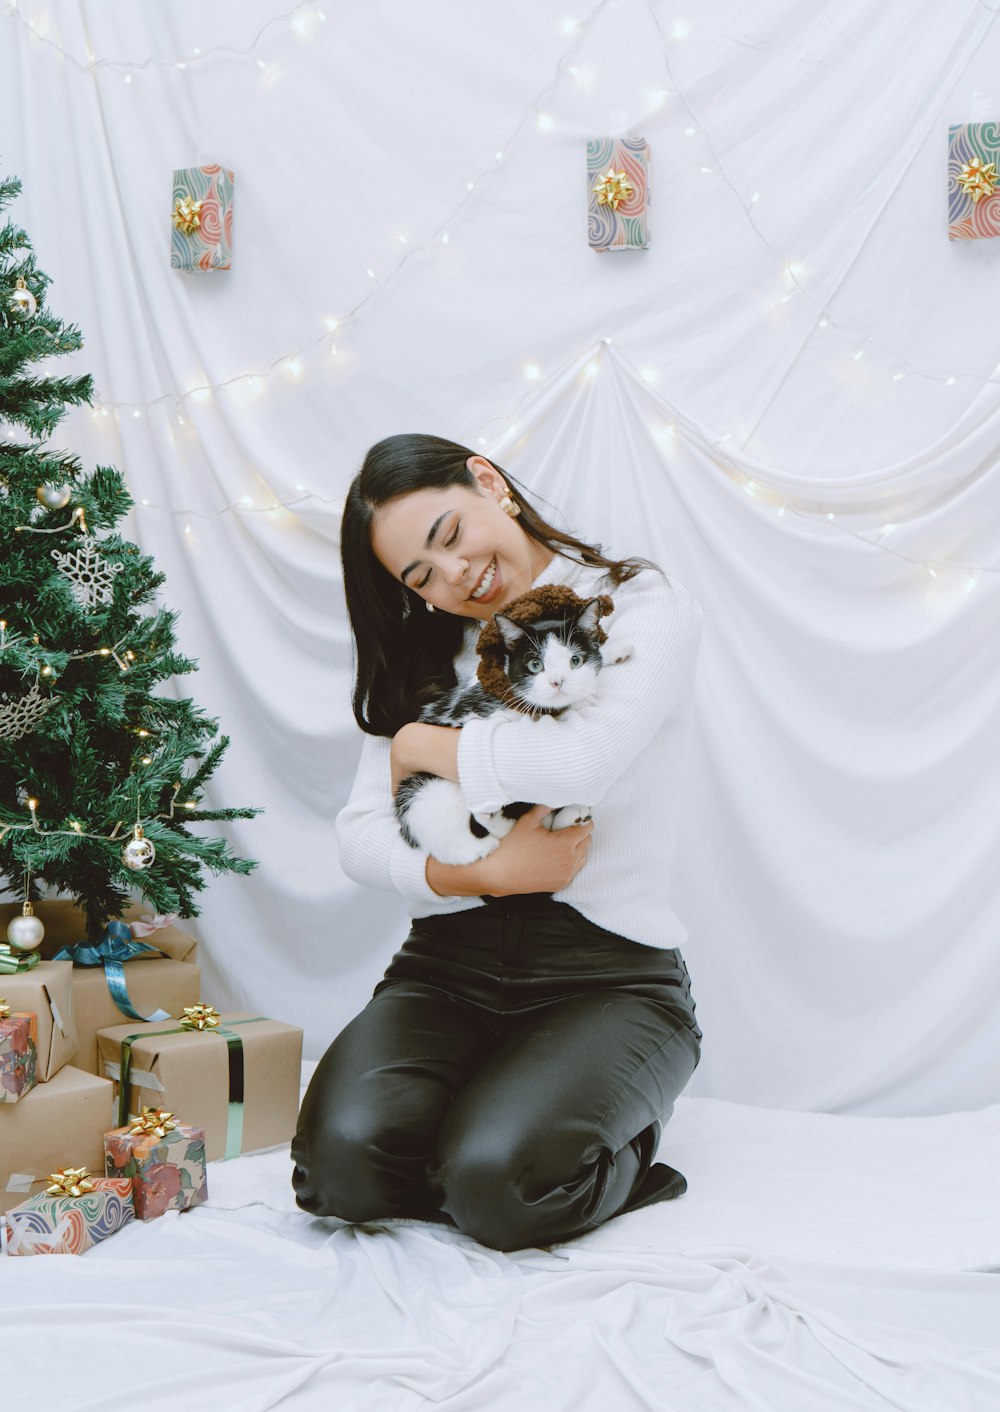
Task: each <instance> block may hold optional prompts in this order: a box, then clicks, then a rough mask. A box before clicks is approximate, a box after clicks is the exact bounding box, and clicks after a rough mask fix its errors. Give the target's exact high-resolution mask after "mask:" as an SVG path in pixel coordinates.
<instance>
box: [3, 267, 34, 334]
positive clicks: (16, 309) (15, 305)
mask: <svg viewBox="0 0 1000 1412" xmlns="http://www.w3.org/2000/svg"><path fill="white" fill-rule="evenodd" d="M7 307H8V308H9V309H10V312H11V314H12V315H13V317H14V318H15V319H19V320H20V321H21V322H22V323H23V322H24V321H25V320H26V319H33V318H34V317H35V314H36V313H37V311H38V300H37V299H36V298H35V296H34V295H33V294H32V292H31V290H30V289H29V288H28V286H27V285H26V284H25V282H24V278H23V277H19V278H18V281H17V284H16V285H15V286H14V293H13V294H12V295H11V296H10V302H9V304H8V306H7Z"/></svg>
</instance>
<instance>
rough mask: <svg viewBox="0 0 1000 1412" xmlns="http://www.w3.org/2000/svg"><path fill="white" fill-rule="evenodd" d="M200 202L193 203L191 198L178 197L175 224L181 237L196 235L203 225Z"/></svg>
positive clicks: (174, 216) (174, 215)
mask: <svg viewBox="0 0 1000 1412" xmlns="http://www.w3.org/2000/svg"><path fill="white" fill-rule="evenodd" d="M201 207H202V203H201V202H200V201H192V200H191V198H190V197H183V196H178V198H177V200H176V201H175V202H174V214H173V222H174V227H175V229H176V230H179V231H180V233H181V235H194V233H195V231H196V230H197V229H198V228H199V226H200V225H201Z"/></svg>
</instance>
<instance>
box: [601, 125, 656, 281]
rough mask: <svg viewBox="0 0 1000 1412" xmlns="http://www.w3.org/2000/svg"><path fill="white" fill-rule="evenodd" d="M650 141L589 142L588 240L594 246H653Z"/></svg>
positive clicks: (614, 139)
mask: <svg viewBox="0 0 1000 1412" xmlns="http://www.w3.org/2000/svg"><path fill="white" fill-rule="evenodd" d="M648 162H649V144H648V143H647V142H646V139H645V138H644V137H592V138H590V139H589V140H588V142H587V240H588V242H589V244H590V246H591V249H593V250H596V251H598V253H603V252H604V251H607V250H646V249H647V248H648V246H649V210H648V206H649V179H648Z"/></svg>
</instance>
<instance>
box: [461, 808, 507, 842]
mask: <svg viewBox="0 0 1000 1412" xmlns="http://www.w3.org/2000/svg"><path fill="white" fill-rule="evenodd" d="M472 817H473V818H474V819H475V821H476V823H477V824H482V826H483V828H484V829H489V831H490V833H491V834H492V835H493V837H494V838H496V839H501V838H506V837H507V835H508V834H509V833H510V831H511V829H512V828H513V827H514V825H515V824H516V823H517V820H516V819H508V818H507V815H506V814H502V813H500V811H499V810H498V811H497V812H496V813H495V814H473V816H472Z"/></svg>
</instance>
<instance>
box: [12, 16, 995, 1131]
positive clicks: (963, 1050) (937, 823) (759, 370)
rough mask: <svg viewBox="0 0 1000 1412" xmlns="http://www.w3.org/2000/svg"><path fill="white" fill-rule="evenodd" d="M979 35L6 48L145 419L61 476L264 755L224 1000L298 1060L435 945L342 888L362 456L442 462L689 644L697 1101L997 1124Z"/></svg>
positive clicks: (307, 34)
mask: <svg viewBox="0 0 1000 1412" xmlns="http://www.w3.org/2000/svg"><path fill="white" fill-rule="evenodd" d="M287 8H288V9H290V8H291V6H290V5H289V6H288V7H287ZM320 8H322V6H320ZM996 9H997V6H996V4H995V0H955V3H951V4H948V5H941V4H939V3H936V0H905V3H904V0H889V2H888V3H884V4H878V5H876V4H874V3H871V0H837V3H833V2H832V0H824V3H819V4H813V5H808V6H802V5H796V4H792V3H790V0H755V2H754V4H752V5H746V4H743V3H741V0H702V3H699V4H698V5H693V4H692V5H689V6H680V5H677V4H675V3H673V0H671V3H670V4H669V5H668V4H666V3H665V2H664V0H648V3H646V2H645V0H588V3H587V4H586V5H585V6H583V7H582V8H580V9H579V10H578V11H569V10H567V8H566V7H565V6H564V5H562V4H560V5H554V4H538V3H537V0H513V3H511V4H508V5H505V6H502V7H496V6H493V7H486V6H478V7H473V8H472V9H471V10H469V8H468V7H463V10H462V23H461V24H456V23H455V22H454V19H455V8H454V6H453V5H449V4H447V3H445V0H428V3H426V4H422V5H420V6H417V7H413V6H409V5H405V4H402V3H399V0H365V3H364V4H363V5H362V4H359V3H354V4H351V3H345V4H339V5H336V6H334V5H333V4H330V5H329V6H328V7H327V8H325V10H324V14H325V19H320V18H319V16H318V14H316V13H314V11H313V9H312V8H311V7H306V9H305V10H304V11H302V12H300V13H298V14H297V16H296V17H295V20H294V22H293V20H292V19H290V18H288V17H287V14H286V13H285V11H283V10H282V8H281V6H280V5H279V4H278V3H276V0H242V2H241V3H240V4H239V5H236V4H219V5H211V6H206V5H204V4H202V3H201V2H200V0H174V3H172V4H171V5H170V6H137V5H134V4H131V3H128V0H101V3H100V4H88V3H84V4H81V5H79V6H65V5H63V6H56V5H54V4H52V3H51V0H20V3H19V4H18V6H17V8H16V10H14V9H13V8H10V9H6V10H5V11H4V12H3V13H2V14H0V40H2V42H0V126H2V130H3V132H4V154H3V161H4V167H5V169H7V170H11V171H15V172H17V173H19V174H20V175H21V176H22V178H23V179H24V182H25V192H24V196H23V198H22V199H21V200H20V201H19V202H18V203H17V206H16V209H15V210H14V212H13V215H14V217H15V218H16V219H17V220H19V221H20V222H21V223H23V224H24V225H25V226H26V227H27V228H28V230H29V231H30V233H31V235H32V238H33V240H34V242H35V244H36V247H37V252H38V255H39V259H40V261H41V264H42V266H43V267H44V268H45V269H46V270H47V271H48V272H49V273H50V274H51V275H52V277H53V280H54V284H53V286H52V288H51V291H50V302H51V305H52V307H53V308H54V309H56V310H57V311H58V312H59V313H60V314H62V315H63V316H64V317H65V318H67V319H70V320H72V321H75V322H77V323H78V324H79V325H80V326H81V328H82V329H83V331H84V334H85V338H86V345H85V348H84V350H83V352H82V354H80V355H78V356H76V357H74V358H72V359H69V360H66V362H67V369H66V370H67V371H69V370H70V369H71V370H72V371H74V372H75V371H79V370H90V371H92V372H93V373H94V375H95V378H96V386H97V397H98V399H99V401H100V402H101V403H102V404H104V405H105V406H106V405H107V404H119V405H118V406H117V410H116V411H115V410H112V411H111V412H109V415H107V416H104V415H101V414H100V411H98V415H96V416H94V415H92V413H91V411H90V410H89V409H80V410H79V411H78V412H75V413H73V414H71V415H70V416H69V417H67V419H66V421H65V423H64V424H63V425H62V426H61V427H60V428H59V430H58V432H57V435H56V438H55V440H56V442H57V444H59V445H61V446H66V447H69V448H71V449H73V450H75V451H77V452H79V453H80V455H81V456H82V458H83V460H84V462H85V464H88V465H93V464H95V463H100V462H109V461H112V462H114V463H116V464H117V465H118V466H120V467H121V468H122V469H123V470H124V472H125V473H126V475H127V477H128V480H129V484H130V486H131V488H132V493H133V495H134V496H135V498H136V501H137V502H138V504H137V508H136V510H135V512H134V515H133V516H132V517H131V521H130V524H129V525H128V526H126V529H127V530H128V531H129V532H130V533H131V534H132V535H133V536H134V537H135V538H136V539H137V540H138V542H139V543H140V544H141V545H142V546H143V548H144V549H146V550H149V551H150V552H152V553H153V554H154V556H155V558H156V562H157V564H158V566H159V567H160V568H162V569H163V570H164V571H165V572H166V574H167V584H166V587H165V589H164V590H163V595H162V596H163V601H164V602H165V603H166V604H168V605H169V606H170V607H172V608H175V609H177V610H179V612H180V619H179V642H180V646H181V648H182V650H184V651H186V652H187V653H189V654H191V655H192V656H194V657H196V658H198V659H199V661H200V664H201V665H200V672H199V674H198V676H197V677H195V678H185V679H182V680H181V681H180V682H179V683H177V686H176V689H177V690H179V691H183V692H185V693H190V694H192V695H193V696H194V697H195V699H196V700H197V701H198V702H199V703H200V704H202V705H203V706H204V707H205V708H206V709H208V710H209V711H210V712H212V713H214V714H217V715H218V716H219V718H220V720H221V722H222V725H223V727H224V729H225V730H226V731H227V732H228V733H229V734H230V735H231V736H232V739H233V745H232V750H231V753H230V755H229V757H228V759H227V760H226V762H225V764H224V766H223V768H222V769H221V770H220V771H219V773H218V775H217V777H216V780H215V782H214V783H213V785H212V788H211V790H210V792H209V798H210V801H211V802H213V803H218V804H222V803H248V804H262V805H264V806H265V808H266V813H265V814H264V815H263V816H262V817H260V818H258V819H256V820H253V821H248V822H237V823H236V824H234V825H233V826H232V827H230V828H228V829H227V830H226V832H227V833H228V835H229V837H230V838H231V839H232V840H233V842H234V844H235V846H236V847H237V848H238V849H239V850H241V851H243V852H245V853H247V854H249V855H251V856H256V857H258V858H259V859H260V860H261V867H260V869H259V870H258V872H257V873H256V874H255V875H254V876H253V877H251V878H249V879H242V878H223V879H219V880H210V881H209V886H208V889H207V891H206V893H205V894H204V898H203V916H202V918H201V923H200V927H199V930H200V933H201V936H202V939H203V942H204V945H203V948H202V953H201V954H202V965H203V977H204V992H205V995H206V998H208V999H211V1000H212V1001H214V1002H215V1003H216V1004H218V1005H220V1006H221V1007H222V1008H225V1007H226V1006H227V1005H228V1006H232V1007H239V1008H247V1007H249V1008H251V1009H262V1010H267V1011H268V1012H271V1013H275V1014H276V1015H278V1016H279V1017H281V1018H285V1019H289V1020H297V1021H300V1022H302V1023H303V1024H304V1026H305V1028H306V1035H307V1053H310V1054H312V1055H313V1056H316V1055H318V1054H320V1053H321V1052H322V1050H323V1049H324V1047H325V1046H326V1045H327V1044H328V1043H329V1042H330V1040H331V1039H332V1038H333V1036H334V1035H335V1034H336V1033H337V1032H338V1031H339V1029H340V1028H341V1027H342V1026H343V1025H344V1024H345V1023H346V1022H347V1021H348V1020H349V1019H350V1018H351V1016H352V1015H353V1014H355V1013H356V1012H357V1010H358V1009H360V1007H361V1006H362V1005H363V1004H364V1003H365V1001H366V1000H367V999H368V997H369V996H370V994H371V990H372V987H373V985H374V983H375V982H376V981H377V980H378V978H379V977H380V976H381V974H382V972H383V970H384V968H385V965H386V964H387V962H388V960H389V958H390V957H391V955H392V953H393V951H394V950H395V948H396V947H397V946H398V944H399V943H400V942H401V940H402V937H403V935H404V934H405V904H404V902H403V900H402V899H401V898H397V897H394V896H392V895H391V894H389V893H387V892H386V893H379V892H377V891H376V890H374V889H366V890H361V889H359V888H357V887H356V886H355V884H354V883H353V882H351V881H350V880H349V879H347V878H345V877H344V875H343V874H342V872H341V871H340V869H339V866H338V863H337V858H336V847H335V840H334V836H333V819H334V817H335V816H336V813H337V811H338V810H339V809H340V808H341V807H342V805H343V803H344V802H345V800H346V797H347V792H348V789H349V787H350V782H351V780H352V779H353V776H354V771H355V766H356V763H357V759H358V753H359V749H360V739H359V732H358V731H357V728H356V726H355V724H354V721H353V718H352V716H351V714H350V709H349V693H350V684H351V676H350V673H351V663H350V641H349V633H348V628H347V623H346V618H345V611H344V604H343V596H342V590H341V585H340V581H339V562H338V547H337V546H338V510H339V507H340V505H341V504H342V502H343V497H344V494H345V492H346V489H347V486H348V484H349V482H350V479H351V477H352V476H353V475H354V474H355V472H356V471H357V469H358V466H359V464H360V461H361V458H362V456H363V454H364V452H365V450H366V448H367V447H368V446H369V445H370V444H372V443H373V442H375V441H376V440H378V439H380V438H381V437H383V436H385V435H387V434H390V433H394V432H400V431H411V430H423V431H432V432H435V433H437V434H439V435H444V436H448V437H452V438H455V439H457V440H459V441H462V442H463V443H465V444H467V445H469V446H471V447H472V448H473V449H476V450H481V451H483V452H484V453H485V454H487V455H489V456H491V457H492V458H493V459H494V460H495V461H496V462H497V464H499V465H500V466H502V467H504V468H507V469H509V470H510V472H511V473H512V474H513V475H515V476H516V477H517V478H518V479H519V480H521V481H522V482H523V483H524V484H525V485H526V486H527V487H528V488H529V491H531V492H533V493H534V494H536V495H538V496H542V497H544V498H545V500H546V501H547V502H551V503H554V504H555V505H556V506H558V507H560V508H561V509H562V510H563V512H564V513H565V515H566V518H567V520H568V521H569V523H570V524H571V525H572V526H573V528H574V529H575V530H577V531H578V532H579V533H580V534H582V535H584V536H586V537H590V538H595V539H603V538H607V540H608V541H609V542H611V543H613V544H614V545H616V546H620V547H621V548H622V549H623V550H624V551H625V552H630V553H631V552H634V553H642V554H647V555H649V556H650V557H653V558H655V559H657V560H658V561H659V562H661V563H662V564H663V565H664V567H665V568H666V569H667V570H668V572H669V571H671V570H673V571H676V572H677V573H678V575H679V577H680V578H681V579H682V580H683V581H684V582H685V583H687V584H688V585H690V587H691V589H692V592H693V593H694V595H695V597H696V598H697V600H698V602H699V603H700V604H701V605H702V607H703V609H704V615H705V617H704V630H703V646H702V651H701V658H700V663H699V675H698V689H697V699H696V701H695V703H694V726H693V736H692V758H691V761H690V768H689V770H688V774H687V782H686V786H685V791H684V797H683V799H682V800H681V801H680V806H679V807H680V819H681V821H682V822H681V826H680V830H679V834H680V836H679V842H678V850H677V855H676V861H675V870H674V871H675V880H674V896H673V898H672V901H671V906H672V907H673V909H674V910H675V912H676V913H677V915H678V916H679V917H680V918H681V920H682V922H683V923H684V925H685V926H686V927H687V929H688V931H689V932H690V933H691V935H692V937H696V938H697V945H698V958H697V963H695V960H694V955H693V952H692V961H691V967H690V969H691V979H692V987H693V992H694V994H695V998H696V1000H697V1003H698V1014H699V1020H700V1022H701V1024H702V1027H703V1029H704V1031H705V1044H704V1049H703V1058H702V1062H701V1064H700V1066H699V1069H698V1072H697V1074H696V1075H695V1077H694V1080H693V1083H692V1087H691V1092H692V1093H694V1094H696V1095H702V1096H708V1097H714V1098H719V1099H725V1100H730V1101H738V1102H745V1103H753V1104H757V1105H760V1106H764V1107H780V1108H786V1109H819V1110H827V1111H831V1112H837V1111H842V1112H853V1113H858V1114H884V1113H892V1114H921V1113H924V1114H943V1113H946V1112H949V1111H951V1110H961V1109H976V1108H980V1107H983V1106H984V1105H987V1104H992V1103H995V1102H996V1098H997V1082H996V1074H997V1072H998V1067H997V1066H998V1060H1000V1051H998V1046H1000V1028H998V1027H997V1025H996V1023H995V1014H994V1011H995V1005H994V999H993V997H994V995H995V993H996V986H997V966H998V964H1000V963H998V959H997V948H996V935H997V928H998V923H1000V896H998V876H1000V875H998V872H997V869H996V867H995V863H994V860H995V858H996V856H997V845H998V841H1000V803H998V801H1000V791H998V789H997V752H996V740H997V701H996V680H995V677H996V672H995V661H996V650H995V647H996V641H995V640H996V622H997V616H998V614H997V592H998V589H997V575H996V572H993V571H988V570H995V569H996V567H997V566H998V564H1000V524H998V521H1000V498H998V496H997V494H996V476H997V470H996V446H997V433H998V426H1000V400H998V391H1000V374H998V372H997V371H996V364H997V357H998V351H997V338H996V330H995V326H994V323H995V321H994V319H993V317H992V313H991V290H992V288H993V280H994V266H995V262H996V255H997V250H996V248H995V247H996V243H995V242H990V241H980V242H975V241H964V242H949V241H948V240H947V239H946V238H945V218H946V211H945V206H946V202H945V153H946V128H947V126H948V124H949V123H950V122H959V121H966V120H968V119H969V118H970V117H973V116H976V115H977V114H978V115H979V116H995V115H996V114H995V113H991V112H990V109H991V106H992V108H993V109H995V108H996V106H997V103H998V102H1000V90H998V89H997V87H996V79H995V74H996V69H997V62H998V59H1000V29H998V25H997V16H996V13H995V12H996ZM573 20H575V21H577V24H576V27H574V26H573V24H572V23H567V21H573ZM29 26H32V27H34V29H35V30H36V31H37V33H36V34H33V33H31V32H30V29H29ZM57 45H58V46H62V47H63V48H64V49H66V50H68V51H69V53H70V55H71V56H72V58H67V57H64V56H61V55H60V53H59V52H58V49H57V48H56V47H54V46H57ZM196 50H199V51H200V55H199V54H197V53H196V52H195V51H196ZM88 52H89V53H92V54H93V55H94V57H95V60H97V61H102V60H105V59H111V60H115V61H116V63H115V64H111V65H108V64H101V63H98V66H97V67H95V68H94V69H93V70H92V71H90V70H88V67H87V64H88ZM73 59H75V60H76V62H75V63H74V62H73ZM148 59H152V60H154V61H155V62H153V63H148V64H147V63H146V62H145V61H146V60H148ZM129 63H131V64H133V65H135V66H136V67H133V68H131V69H129V68H128V67H126V66H127V65H128V64H129ZM181 64H184V65H185V67H183V68H181V67H179V65H181ZM126 78H128V79H129V82H126V81H125V80H126ZM977 95H978V96H977ZM626 129H628V130H630V131H633V132H635V133H637V134H640V135H642V136H645V137H646V138H647V139H648V141H649V144H650V190H651V194H650V203H651V204H650V238H651V244H650V248H649V249H648V250H646V251H643V252H633V253H628V252H624V253H616V254H606V255H597V254H595V253H594V252H593V251H591V250H589V249H588V248H587V245H586V221H585V164H584V155H583V152H584V149H583V143H584V140H585V138H586V137H587V136H589V135H596V134H599V133H602V132H608V131H616V130H626ZM497 153H501V154H502V156H501V157H500V158H499V159H498V158H497ZM213 159H215V160H220V161H222V162H224V163H225V164H227V165H229V166H231V167H232V168H233V169H234V170H235V172H236V187H235V203H236V205H235V223H234V268H233V270H232V271H231V272H230V273H228V274H218V275H208V276H205V277H190V276H185V275H183V274H180V273H178V272H176V271H171V270H170V268H169V261H168V247H169V222H168V207H169V182H170V176H171V172H172V169H173V168H174V167H175V166H180V165H185V164H189V163H194V162H197V161H208V160H213ZM470 183H471V189H470ZM445 235H447V237H448V239H447V241H445V239H444V236H445ZM369 272H370V273H369ZM352 311H353V312H352ZM334 319H337V320H339V321H340V322H339V324H338V326H337V327H336V328H335V329H333V328H332V327H331V321H332V320H334ZM605 337H609V338H613V339H614V342H613V343H612V344H610V345H608V344H603V343H601V341H600V340H601V339H602V338H605ZM292 353H294V354H295V355H296V356H295V359H294V360H292V361H289V360H288V358H287V357H286V355H288V354H292ZM247 373H254V374H256V375H257V377H256V380H250V379H247V378H245V377H242V375H243V374H247ZM526 374H527V375H528V376H526ZM233 379H235V380H233ZM230 380H233V381H230ZM223 383H228V385H227V386H225V387H223V386H221V384H223ZM203 385H209V386H214V387H215V390H214V391H211V390H209V391H204V392H195V393H194V394H193V395H188V393H189V392H191V390H193V389H197V388H199V387H202V386H203ZM132 404H135V405H132ZM135 412H139V413H140V415H138V416H136V415H134V413H135ZM248 500H249V502H250V503H249V504H248V503H246V502H247V501H248ZM146 502H148V503H146ZM276 502H277V503H281V504H283V505H288V506H289V508H287V509H281V510H278V511H277V512H271V511H269V510H267V509H266V507H268V506H270V505H272V504H274V503H276ZM293 502H294V503H293ZM831 517H832V518H831ZM888 526H891V528H887V527H888ZM188 530H190V532H188ZM596 828H597V829H598V830H599V829H600V820H599V818H598V819H597V822H596Z"/></svg>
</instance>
